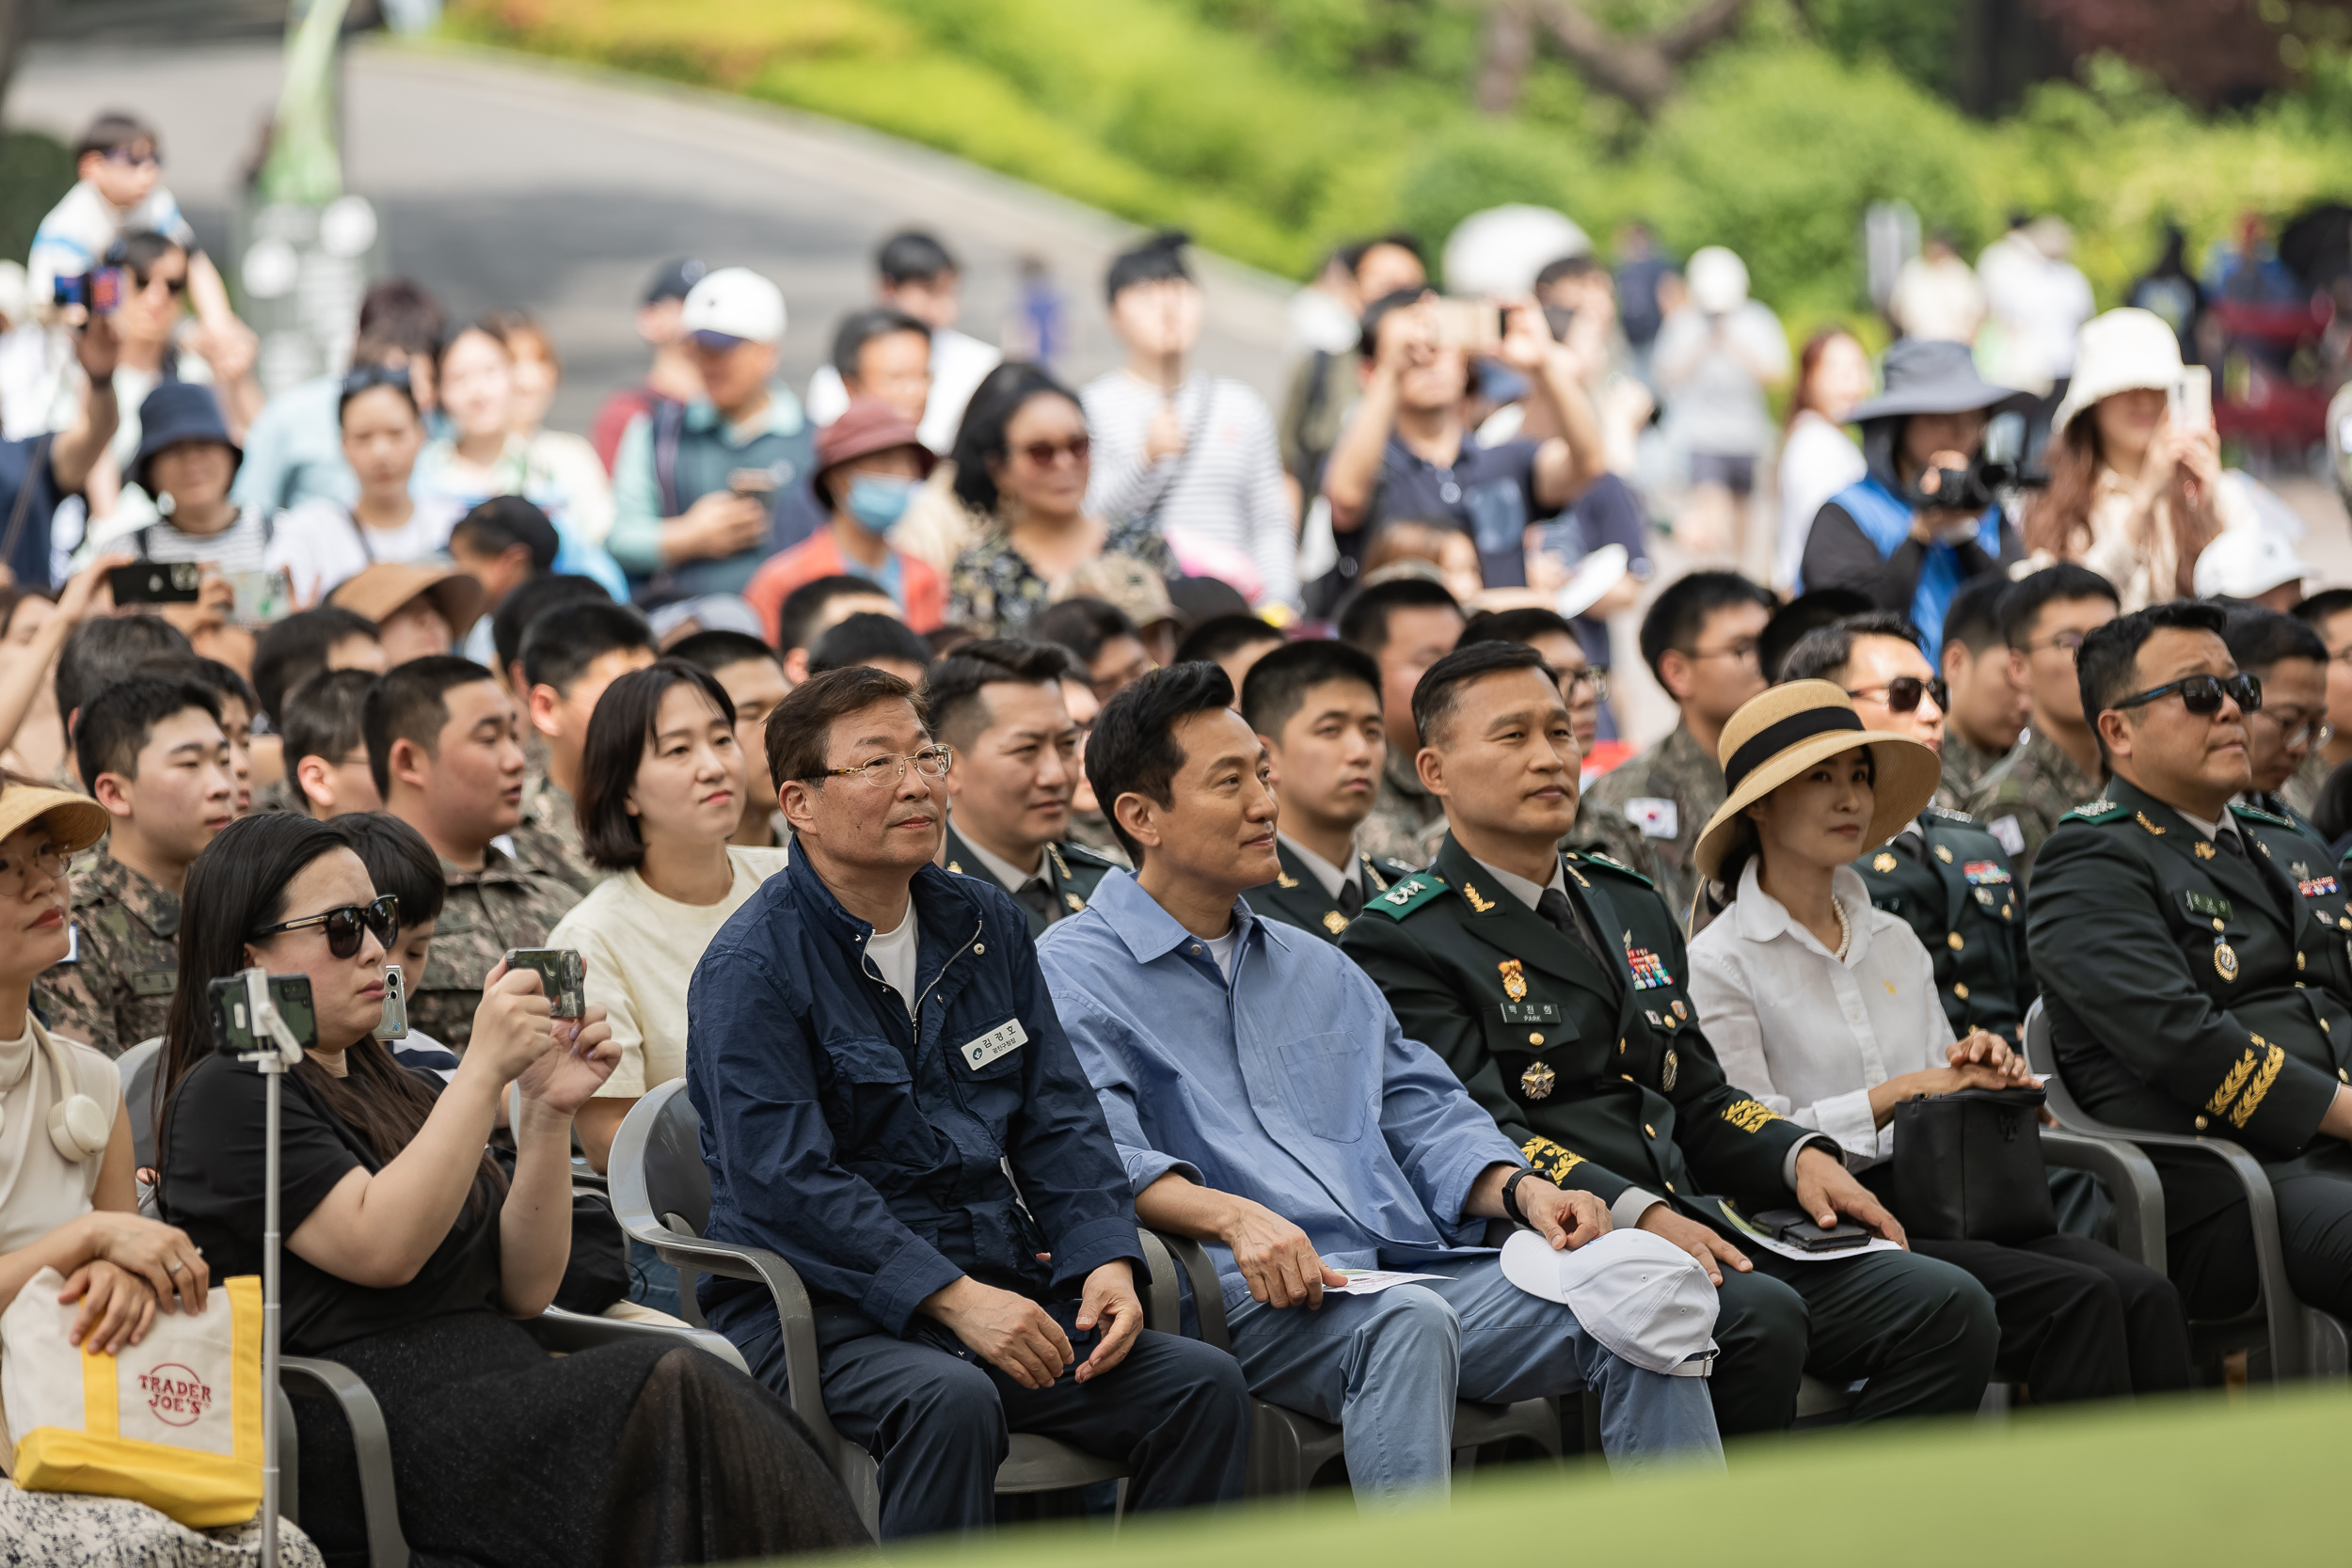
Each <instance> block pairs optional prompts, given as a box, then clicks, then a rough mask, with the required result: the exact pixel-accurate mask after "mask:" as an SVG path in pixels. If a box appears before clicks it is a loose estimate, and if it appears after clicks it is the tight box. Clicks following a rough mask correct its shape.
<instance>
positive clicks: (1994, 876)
mask: <svg viewBox="0 0 2352 1568" xmlns="http://www.w3.org/2000/svg"><path fill="white" fill-rule="evenodd" d="M1960 874H1961V876H1962V877H1963V878H1965V879H1967V882H1968V885H1969V886H1970V887H1984V886H1986V885H1988V884H1995V885H1997V884H1998V883H2001V882H2006V881H2009V880H2010V874H2009V867H2008V866H2006V865H2003V864H2002V863H2000V862H1999V861H1969V862H1967V863H1965V864H1963V865H1962V866H1961V868H1960Z"/></svg>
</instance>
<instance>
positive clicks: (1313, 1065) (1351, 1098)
mask: <svg viewBox="0 0 2352 1568" xmlns="http://www.w3.org/2000/svg"><path fill="white" fill-rule="evenodd" d="M1375 1049H1376V1048H1375V1046H1373V1045H1372V1044H1370V1043H1368V1042H1360V1041H1359V1040H1357V1039H1356V1038H1354V1037H1352V1036H1349V1035H1345V1034H1342V1033H1339V1032H1337V1031H1333V1032H1332V1033H1329V1034H1322V1035H1302V1036H1299V1037H1296V1038H1294V1039H1290V1040H1286V1041H1284V1042H1283V1043H1282V1045H1281V1046H1280V1047H1279V1049H1278V1051H1277V1052H1276V1053H1275V1079H1276V1085H1277V1089H1278V1091H1279V1094H1280V1095H1281V1098H1282V1108H1283V1109H1284V1110H1286V1111H1288V1112H1289V1113H1290V1115H1291V1117H1293V1118H1294V1119H1295V1120H1296V1121H1297V1122H1298V1123H1299V1124H1300V1125H1301V1126H1303V1127H1305V1128H1306V1129H1307V1131H1308V1132H1311V1133H1313V1134H1314V1135H1315V1136H1316V1137H1318V1138H1328V1139H1330V1140H1331V1141H1332V1142H1334V1143H1354V1142H1356V1141H1357V1140H1358V1139H1359V1138H1361V1137H1362V1136H1363V1135H1364V1125H1365V1123H1366V1121H1367V1120H1368V1119H1369V1116H1368V1112H1369V1109H1370V1101H1371V1088H1370V1083H1369V1073H1368V1070H1367V1069H1368V1062H1367V1058H1368V1056H1369V1055H1370V1054H1371V1053H1373V1052H1374V1051H1375Z"/></svg>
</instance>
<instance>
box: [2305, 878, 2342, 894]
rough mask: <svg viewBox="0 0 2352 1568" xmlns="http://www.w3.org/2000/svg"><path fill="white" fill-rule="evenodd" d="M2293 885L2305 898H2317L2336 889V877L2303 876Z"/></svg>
mask: <svg viewBox="0 0 2352 1568" xmlns="http://www.w3.org/2000/svg"><path fill="white" fill-rule="evenodd" d="M2295 885H2296V890H2297V891H2299V892H2300V893H2301V894H2302V895H2303V896H2304V897H2306V898H2317V897H2319V896H2320V895H2323V894H2331V893H2334V892H2335V891H2336V879H2334V878H2333V877H2305V878H2303V879H2301V880H2299V881H2297V882H2296V884H2295Z"/></svg>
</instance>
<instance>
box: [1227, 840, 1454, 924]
mask: <svg viewBox="0 0 2352 1568" xmlns="http://www.w3.org/2000/svg"><path fill="white" fill-rule="evenodd" d="M1275 852H1276V853H1277V854H1278V855H1279V856H1280V857H1281V860H1282V869H1281V872H1280V874H1279V875H1278V876H1277V877H1276V878H1275V879H1274V880H1272V881H1270V882H1266V883H1263V884H1262V885H1260V886H1258V887H1253V888H1251V889H1249V890H1248V892H1247V893H1244V894H1243V895H1242V897H1243V898H1245V899H1247V900H1248V903H1249V907H1250V908H1251V909H1252V910H1255V911H1257V912H1258V913H1260V914H1262V915H1263V916H1265V917H1266V918H1267V919H1268V920H1279V921H1280V922H1281V923H1282V924H1283V925H1285V926H1295V927H1298V928H1299V929H1300V930H1302V931H1312V932H1313V933H1314V934H1315V935H1317V936H1319V937H1321V938H1323V939H1324V940H1325V941H1327V942H1337V941H1339V940H1340V933H1341V932H1342V931H1344V930H1346V929H1347V927H1348V924H1349V923H1350V922H1351V921H1353V920H1354V919H1355V918H1356V915H1357V912H1358V910H1360V909H1361V908H1362V906H1361V905H1360V904H1359V905H1358V906H1357V908H1356V909H1350V908H1348V907H1347V905H1346V904H1345V902H1344V901H1343V900H1342V899H1338V898H1334V897H1332V896H1331V895H1329V894H1327V893H1326V892H1324V891H1323V882H1322V879H1320V878H1318V877H1316V875H1315V874H1314V872H1313V871H1312V870H1311V869H1310V868H1309V867H1308V865H1307V863H1306V862H1304V861H1302V860H1300V859H1299V858H1298V852H1297V851H1296V850H1295V849H1293V848H1292V847H1290V846H1289V845H1287V844H1284V843H1282V842H1280V841H1279V840H1277V841H1276V843H1275ZM1412 874H1413V868H1412V867H1411V866H1409V865H1403V864H1400V863H1397V862H1395V861H1386V860H1375V859H1373V858H1372V857H1371V856H1370V855H1367V854H1365V853H1364V852H1363V851H1362V850H1361V849H1359V850H1357V851H1356V885H1357V886H1358V887H1359V889H1361V890H1362V894H1363V897H1364V899H1365V901H1366V902H1369V901H1370V900H1372V899H1375V898H1377V897H1379V896H1380V895H1382V894H1384V893H1386V892H1388V891H1389V889H1390V888H1391V887H1392V886H1393V885H1395V884H1396V883H1397V882H1400V881H1402V880H1404V879H1406V878H1407V877H1409V876H1411V875H1412ZM1342 891H1343V892H1344V891H1345V884H1344V883H1343V884H1342Z"/></svg>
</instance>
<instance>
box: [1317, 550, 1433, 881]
mask: <svg viewBox="0 0 2352 1568" xmlns="http://www.w3.org/2000/svg"><path fill="white" fill-rule="evenodd" d="M1462 625H1463V622H1462V611H1461V609H1460V607H1459V606H1457V605H1456V604H1455V603H1454V595H1453V594H1449V593H1447V592H1446V591H1445V589H1444V587H1443V586H1441V585H1440V584H1438V583H1437V582H1434V581H1431V580H1429V579H1428V578H1418V577H1403V578H1391V579H1390V580H1388V581H1386V582H1376V583H1374V584H1373V585H1372V586H1370V587H1368V588H1359V589H1358V590H1357V591H1356V593H1355V594H1354V595H1353V596H1352V597H1350V598H1349V599H1348V601H1347V603H1346V604H1344V605H1343V606H1342V607H1341V609H1340V618H1339V633H1340V641H1343V642H1345V643H1347V644H1349V645H1350V646H1352V647H1356V648H1360V649H1362V650H1363V651H1364V652H1365V653H1367V654H1370V655H1371V656H1372V660H1373V662H1374V663H1375V665H1377V666H1378V667H1379V670H1380V721H1381V727H1382V730H1383V733H1384V735H1385V736H1386V739H1387V741H1388V756H1387V758H1386V760H1385V761H1384V762H1383V763H1382V765H1381V768H1380V784H1379V788H1378V790H1377V792H1376V793H1375V795H1374V797H1373V801H1372V812H1371V815H1369V816H1366V817H1365V818H1364V820H1363V824H1362V826H1360V827H1359V828H1358V829H1357V830H1356V847H1357V848H1358V849H1359V850H1360V851H1361V852H1363V853H1364V854H1367V855H1370V856H1372V857H1373V858H1374V859H1375V860H1388V861H1396V862H1399V863H1403V864H1406V865H1426V864H1428V863H1429V857H1430V855H1431V854H1433V853H1435V852H1436V849H1437V843H1438V839H1440V838H1442V837H1444V836H1445V809H1444V808H1443V807H1442V806H1440V805H1439V804H1438V800H1437V799H1436V797H1434V796H1432V795H1431V794H1430V793H1429V792H1428V791H1427V790H1425V789H1423V788H1422V784H1421V780H1420V778H1419V777H1418V776H1417V775H1416V774H1415V773H1414V771H1413V754H1414V753H1415V752H1418V751H1420V750H1421V742H1420V741H1418V740H1416V739H1415V738H1414V736H1413V688H1414V686H1415V685H1417V684H1418V683H1419V682H1420V680H1421V677H1422V672H1424V671H1426V670H1427V669H1428V668H1429V667H1430V666H1431V665H1432V664H1435V663H1437V662H1438V660H1439V659H1441V658H1443V657H1445V656H1446V655H1447V654H1449V653H1452V652H1453V651H1454V643H1455V642H1456V641H1460V639H1461V636H1462Z"/></svg>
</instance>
